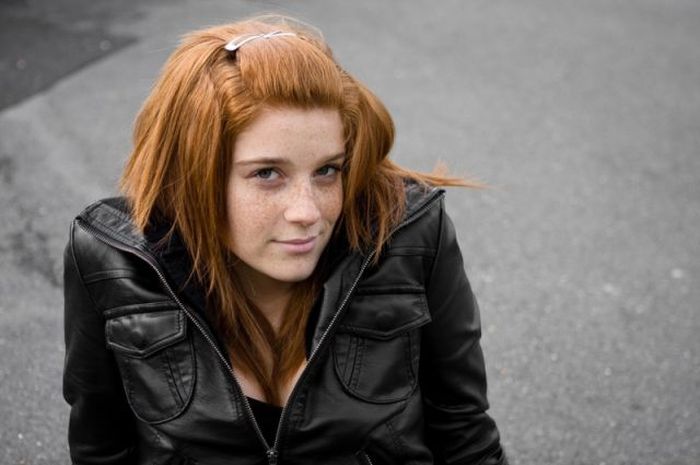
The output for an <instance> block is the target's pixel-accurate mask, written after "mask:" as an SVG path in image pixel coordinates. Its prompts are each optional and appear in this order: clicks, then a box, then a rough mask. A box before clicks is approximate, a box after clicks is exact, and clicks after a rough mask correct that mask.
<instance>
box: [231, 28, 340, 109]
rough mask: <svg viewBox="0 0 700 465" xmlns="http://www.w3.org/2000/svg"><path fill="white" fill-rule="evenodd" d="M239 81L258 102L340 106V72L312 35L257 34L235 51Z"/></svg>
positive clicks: (303, 105) (300, 105)
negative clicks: (265, 36) (310, 37)
mask: <svg viewBox="0 0 700 465" xmlns="http://www.w3.org/2000/svg"><path fill="white" fill-rule="evenodd" d="M236 54H237V55H236V60H237V62H238V66H239V70H240V77H241V84H242V85H243V86H244V87H245V91H246V93H248V95H249V96H250V97H251V99H253V100H254V101H256V103H258V104H270V105H290V106H297V107H301V108H309V107H315V106H322V107H335V108H341V107H342V106H343V101H344V99H343V75H342V72H341V70H340V69H339V67H338V66H337V65H336V63H335V62H334V61H333V58H332V56H330V55H329V54H327V53H326V52H325V51H324V50H323V49H322V48H320V47H319V46H318V44H316V43H314V41H313V40H312V39H309V38H306V37H304V36H301V35H296V36H280V37H272V38H269V39H267V38H260V39H257V40H254V41H251V42H250V43H248V44H246V45H244V46H243V47H241V48H240V49H239V50H237V51H236Z"/></svg>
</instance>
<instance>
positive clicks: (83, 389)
mask: <svg viewBox="0 0 700 465" xmlns="http://www.w3.org/2000/svg"><path fill="white" fill-rule="evenodd" d="M393 136H394V133H393V125H392V121H391V118H390V116H389V114H388V113H387V111H386V109H385V108H384V106H383V105H382V103H381V102H380V101H379V100H378V99H377V98H376V97H375V96H374V95H373V94H372V93H370V92H369V91H368V90H367V89H366V88H365V87H364V86H363V85H362V84H360V83H359V82H358V81H357V80H356V79H355V78H353V77H352V76H351V75H350V74H348V73H347V72H346V71H344V70H343V69H342V68H341V67H340V66H339V65H338V63H336V62H335V61H334V59H333V57H332V55H331V52H330V50H329V48H328V47H327V46H326V44H325V43H324V42H323V40H322V39H321V37H320V36H319V35H318V34H317V33H315V32H314V31H312V30H310V29H309V28H308V27H302V26H300V25H299V24H298V23H295V22H293V21H290V20H288V19H285V18H266V19H257V20H248V21H243V22H239V23H234V24H229V25H224V26H220V27H213V28H210V29H206V30H201V31H196V32H194V33H191V34H189V35H188V36H187V37H186V38H185V40H184V41H183V43H182V44H181V45H180V46H179V47H178V49H177V50H176V51H175V52H174V53H173V55H172V56H171V57H170V59H169V60H168V62H167V63H166V65H165V67H164V69H163V72H162V75H161V76H160V79H159V80H158V82H157V83H156V85H155V88H154V89H153V91H152V93H151V95H150V96H149V98H148V99H147V101H146V103H145V105H144V107H143V108H142V110H141V112H140V114H139V116H138V119H137V121H136V128H135V137H134V138H135V140H134V150H133V153H132V154H131V157H130V158H129V161H128V164H127V166H126V170H125V172H124V175H123V178H122V188H123V193H124V196H123V197H117V198H110V199H104V200H102V201H99V202H96V203H94V204H92V205H91V206H89V207H87V208H86V209H85V210H84V211H83V212H82V213H80V215H79V216H78V217H77V218H76V219H75V221H74V222H73V225H72V228H71V232H70V241H69V243H68V246H67V247H66V251H65V331H66V365H65V375H64V396H65V398H66V400H67V401H68V403H69V404H70V405H71V416H70V427H69V444H70V450H71V456H72V459H73V461H74V463H76V464H87V463H100V464H137V463H138V464H141V463H143V464H175V463H177V464H185V463H186V464H190V463H191V464H194V463H197V464H202V465H204V464H207V465H215V464H232V463H235V464H260V463H270V464H275V463H278V464H313V463H319V464H320V463H323V464H358V463H360V464H405V463H411V464H432V463H439V464H443V463H451V464H452V463H460V464H477V463H478V464H502V463H505V457H504V454H503V452H502V450H501V447H500V444H499V435H498V431H497V428H496V425H495V424H494V422H493V420H492V419H491V418H490V417H489V416H488V415H487V414H486V413H485V411H486V409H487V408H488V403H487V400H486V379H485V372H484V361H483V357H482V352H481V349H480V346H479V336H480V325H479V314H478V309H477V306H476V302H475V300H474V297H473V295H472V292H471V289H470V286H469V283H468V281H467V278H466V276H465V274H464V266H463V262H462V258H461V254H460V251H459V247H458V245H457V242H456V237H455V231H454V227H453V225H452V223H451V221H450V219H449V218H448V216H447V215H446V213H445V212H444V207H443V200H442V198H443V191H442V190H440V189H437V188H435V187H432V186H437V185H450V184H452V185H454V184H461V185H464V184H465V183H463V182H462V181H459V180H456V179H453V178H446V177H441V176H438V175H424V174H419V173H415V172H412V171H409V170H406V169H402V168H400V167H398V166H397V165H395V164H394V163H392V162H391V161H390V160H389V159H388V158H387V154H388V152H389V149H390V148H391V145H392V142H393Z"/></svg>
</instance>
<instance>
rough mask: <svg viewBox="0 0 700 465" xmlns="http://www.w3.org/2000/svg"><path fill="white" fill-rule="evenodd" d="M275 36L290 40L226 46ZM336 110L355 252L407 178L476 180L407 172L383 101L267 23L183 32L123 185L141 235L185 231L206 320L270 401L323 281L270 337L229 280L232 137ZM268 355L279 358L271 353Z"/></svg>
mask: <svg viewBox="0 0 700 465" xmlns="http://www.w3.org/2000/svg"><path fill="white" fill-rule="evenodd" d="M273 31H284V32H292V33H294V34H295V35H282V36H276V37H273V38H271V39H267V40H263V39H258V40H254V41H251V42H249V43H248V44H246V45H244V46H242V47H241V48H239V49H238V50H236V51H235V52H229V51H227V50H225V49H224V45H225V44H226V43H228V42H229V41H230V40H232V39H234V38H237V37H242V36H246V35H249V34H264V33H269V32H273ZM277 105H280V106H292V107H300V108H313V107H326V108H334V109H338V111H339V112H340V115H341V119H342V122H343V127H344V136H345V145H346V157H347V161H346V168H345V171H344V172H343V189H344V191H343V194H344V204H343V210H342V214H341V224H342V226H343V228H344V233H345V235H346V236H347V240H348V243H349V244H350V247H351V248H352V249H354V250H358V251H359V250H368V249H370V248H374V249H379V250H380V249H381V248H382V246H383V245H384V244H385V242H386V240H387V238H388V235H389V233H390V231H391V229H392V227H393V226H395V225H396V224H397V223H398V222H399V220H400V219H401V217H402V215H403V213H404V203H405V199H404V180H405V179H407V178H408V179H413V180H415V181H418V182H420V183H423V184H430V185H470V184H469V183H467V182H465V181H463V180H460V179H457V178H449V177H443V176H439V175H431V174H420V173H416V172H413V171H410V170H406V169H403V168H400V167H399V166H397V165H396V164H394V163H393V162H392V161H391V160H389V159H388V158H387V155H388V153H389V151H390V149H391V146H392V144H393V141H394V125H393V122H392V119H391V116H390V115H389V113H388V111H387V110H386V108H385V107H384V105H383V104H382V103H381V101H380V100H379V99H378V98H377V97H376V96H375V95H374V94H372V93H371V92H370V91H369V90H368V89H367V88H366V87H365V86H364V85H363V84H361V83H360V82H359V81H357V80H356V79H355V78H354V77H352V76H351V75H350V74H348V73H347V72H346V71H344V70H343V69H342V68H341V67H340V66H339V65H338V63H337V62H336V61H335V60H334V58H333V56H332V53H331V50H330V49H329V48H328V46H327V45H326V44H325V42H324V41H323V39H322V37H321V36H320V34H318V33H317V32H316V31H314V30H313V29H311V28H309V27H307V26H303V25H301V24H300V23H298V22H296V21H294V20H291V19H289V18H284V17H266V18H258V19H251V20H245V21H241V22H237V23H233V24H226V25H221V26H216V27H211V28H207V29H203V30H199V31H195V32H192V33H189V34H187V35H186V36H185V37H184V39H183V41H182V43H181V44H180V45H179V47H178V48H177V49H176V50H175V51H174V52H173V54H172V55H171V56H170V58H169V59H168V61H167V62H166V64H165V66H164V68H163V70H162V72H161V75H160V77H159V79H158V80H157V82H156V84H155V86H154V88H153V90H152V92H151V94H150V95H149V97H148V98H147V100H146V102H145V103H144V105H143V107H142V109H141V111H140V113H139V115H138V117H137V119H136V123H135V129H134V148H133V151H132V153H131V156H130V158H129V159H128V162H127V164H126V167H125V170H124V173H123V175H122V179H121V187H122V190H123V192H124V194H125V195H126V196H127V198H128V199H129V201H130V204H131V207H132V214H133V220H134V223H135V224H136V226H137V227H138V228H140V229H141V230H145V229H146V227H147V225H148V224H149V219H150V218H151V217H152V215H153V214H154V213H155V212H156V211H157V212H159V213H160V214H161V215H164V216H165V217H166V218H168V219H169V220H170V221H171V222H172V225H173V228H172V230H171V232H172V231H175V230H177V232H178V233H179V235H180V236H181V238H182V240H183V242H184V244H185V246H186V248H187V250H188V252H189V254H190V255H191V258H192V261H193V274H192V276H193V277H196V278H197V280H198V281H199V282H200V283H204V284H203V285H204V286H205V288H206V293H207V313H208V316H209V317H210V319H211V320H212V321H213V323H214V325H215V327H216V329H217V331H218V332H219V334H220V336H221V337H222V338H223V340H224V341H225V342H226V344H227V346H228V350H229V356H230V358H231V361H232V363H233V364H234V366H235V367H236V369H237V370H242V371H243V372H245V373H248V374H251V375H252V376H253V377H254V378H255V380H256V381H257V382H258V383H259V384H260V386H261V387H262V389H263V392H264V393H265V396H266V399H267V400H268V401H269V402H272V403H275V404H280V403H281V402H282V399H281V398H280V388H281V387H282V386H283V385H284V383H285V382H287V381H288V380H289V379H290V377H291V376H292V375H293V374H294V372H295V371H296V369H297V368H298V367H299V365H300V364H301V363H302V362H303V360H304V357H305V350H304V334H305V333H304V329H305V326H306V321H307V318H308V314H309V310H310V308H311V306H312V303H313V301H314V299H315V298H316V295H317V293H318V290H319V285H320V282H319V281H320V276H318V274H316V275H314V276H312V277H311V278H310V279H309V280H307V281H305V282H302V283H299V284H298V285H297V286H296V291H295V292H294V295H293V296H292V298H291V300H290V303H289V305H288V308H287V309H286V310H285V313H284V317H283V320H282V324H281V326H280V328H279V329H278V330H277V331H275V330H274V329H273V328H272V326H271V325H270V323H269V322H268V321H267V320H266V318H265V317H264V316H262V314H261V312H260V311H258V310H257V308H256V307H255V305H253V303H252V302H251V300H250V299H249V298H248V297H247V296H246V294H245V292H243V287H242V286H241V284H240V283H239V282H238V279H237V277H236V276H235V275H234V274H233V273H232V267H231V263H232V260H233V258H234V257H232V254H231V252H230V251H229V249H228V248H227V246H226V243H227V242H228V239H229V237H228V230H229V228H228V224H227V220H226V218H227V216H226V197H225V192H226V182H227V179H228V173H229V170H230V167H231V166H230V165H231V158H232V154H233V145H234V143H235V141H236V136H237V135H238V134H239V133H240V132H241V131H242V130H243V129H244V128H246V126H247V125H249V124H250V122H251V121H252V120H253V119H254V118H255V117H256V115H257V114H258V113H259V112H260V110H261V109H262V108H263V107H264V106H277ZM269 354H272V357H269Z"/></svg>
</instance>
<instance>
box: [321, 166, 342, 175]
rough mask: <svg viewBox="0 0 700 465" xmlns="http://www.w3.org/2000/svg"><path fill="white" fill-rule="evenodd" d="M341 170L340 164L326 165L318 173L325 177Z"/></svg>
mask: <svg viewBox="0 0 700 465" xmlns="http://www.w3.org/2000/svg"><path fill="white" fill-rule="evenodd" d="M339 172H340V166H338V165H324V166H322V167H321V168H319V169H318V170H317V171H316V174H318V175H319V176H323V177H331V176H335V175H336V174H338V173H339Z"/></svg>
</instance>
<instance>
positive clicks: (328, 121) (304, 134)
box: [233, 107, 344, 162]
mask: <svg viewBox="0 0 700 465" xmlns="http://www.w3.org/2000/svg"><path fill="white" fill-rule="evenodd" d="M343 151H344V141H343V125H342V121H341V119H340V112H339V111H338V110H337V109H333V108H310V109H305V108H291V107H265V108H263V110H262V111H261V112H260V113H259V114H258V115H257V116H256V117H255V118H254V119H253V121H252V122H251V124H250V125H248V126H247V127H246V128H245V129H244V130H243V131H242V132H241V133H240V134H239V135H238V137H237V138H236V141H235V144H234V154H233V155H234V162H242V161H250V160H254V159H255V158H259V157H268V158H269V157H285V158H288V157H292V158H298V157H302V158H309V157H310V158H316V157H326V156H329V155H336V154H338V153H342V152H343Z"/></svg>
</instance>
